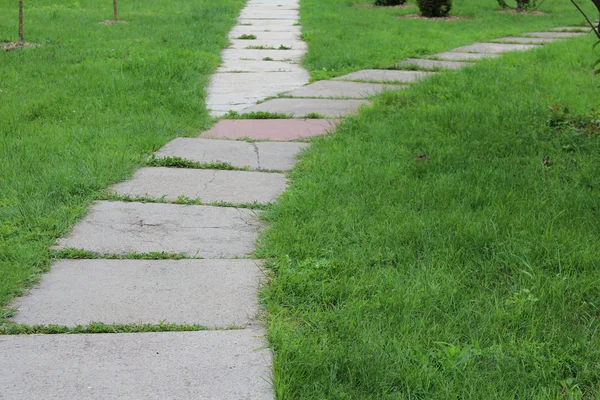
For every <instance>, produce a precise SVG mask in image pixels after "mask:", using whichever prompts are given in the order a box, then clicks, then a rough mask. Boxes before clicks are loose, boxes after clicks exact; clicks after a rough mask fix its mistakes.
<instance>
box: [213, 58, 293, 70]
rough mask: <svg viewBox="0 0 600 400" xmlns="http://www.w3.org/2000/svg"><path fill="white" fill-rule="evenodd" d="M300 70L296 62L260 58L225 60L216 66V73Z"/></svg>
mask: <svg viewBox="0 0 600 400" xmlns="http://www.w3.org/2000/svg"><path fill="white" fill-rule="evenodd" d="M240 71H243V72H302V71H303V68H302V67H301V66H300V65H298V64H297V63H289V62H284V61H262V60H260V61H259V60H235V59H234V60H227V61H226V62H225V63H224V64H223V65H221V66H220V67H219V68H217V74H219V73H229V72H240Z"/></svg>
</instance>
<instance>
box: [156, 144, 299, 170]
mask: <svg viewBox="0 0 600 400" xmlns="http://www.w3.org/2000/svg"><path fill="white" fill-rule="evenodd" d="M307 146H308V144H307V143H271V144H269V143H267V142H255V143H248V142H239V141H234V140H211V139H190V138H177V139H174V140H172V141H171V142H169V143H167V144H166V145H165V146H164V147H163V148H162V149H160V150H159V151H158V152H156V155H158V156H162V157H166V156H174V157H182V158H186V159H188V160H192V161H198V162H201V163H208V162H217V161H220V162H227V163H230V164H232V165H233V166H236V167H248V168H250V169H267V170H281V171H283V170H287V169H290V168H291V167H292V166H293V165H294V158H295V157H296V155H297V154H298V153H299V152H300V151H301V150H302V149H303V148H305V147H307ZM271 147H273V148H274V151H273V152H271V151H267V150H269V149H271Z"/></svg>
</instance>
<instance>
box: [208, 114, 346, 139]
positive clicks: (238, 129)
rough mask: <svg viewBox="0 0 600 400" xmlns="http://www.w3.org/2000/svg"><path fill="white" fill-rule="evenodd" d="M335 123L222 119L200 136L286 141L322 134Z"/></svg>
mask: <svg viewBox="0 0 600 400" xmlns="http://www.w3.org/2000/svg"><path fill="white" fill-rule="evenodd" d="M336 123H337V121H336V120H329V119H240V120H236V119H222V120H220V121H219V122H217V124H216V125H215V126H214V127H212V128H211V129H210V130H208V131H206V132H203V133H202V134H201V135H200V136H201V137H205V138H222V139H240V138H251V139H259V140H275V141H286V140H295V139H300V138H305V137H311V136H316V135H323V134H325V133H327V132H329V131H332V130H334V129H335V124H336Z"/></svg>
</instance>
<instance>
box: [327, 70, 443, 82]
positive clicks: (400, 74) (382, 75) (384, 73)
mask: <svg viewBox="0 0 600 400" xmlns="http://www.w3.org/2000/svg"><path fill="white" fill-rule="evenodd" d="M433 74H434V72H424V71H399V70H391V69H364V70H362V71H357V72H352V73H350V74H347V75H343V76H338V77H337V78H334V79H335V80H336V81H373V82H415V81H418V80H419V79H423V78H427V77H429V76H431V75H433Z"/></svg>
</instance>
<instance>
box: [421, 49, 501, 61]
mask: <svg viewBox="0 0 600 400" xmlns="http://www.w3.org/2000/svg"><path fill="white" fill-rule="evenodd" d="M500 56H501V54H498V53H457V52H454V51H445V52H443V53H437V54H432V55H431V56H430V57H431V58H437V59H439V60H445V61H477V60H482V59H486V58H497V57H500Z"/></svg>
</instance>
